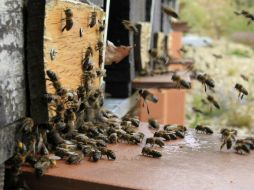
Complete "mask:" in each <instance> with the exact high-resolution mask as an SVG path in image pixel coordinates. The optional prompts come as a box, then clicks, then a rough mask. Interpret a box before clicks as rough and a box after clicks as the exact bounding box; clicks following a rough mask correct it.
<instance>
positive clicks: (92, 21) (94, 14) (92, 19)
mask: <svg viewBox="0 0 254 190" xmlns="http://www.w3.org/2000/svg"><path fill="white" fill-rule="evenodd" d="M96 18H97V12H96V11H93V12H91V16H90V22H89V25H88V26H89V27H90V28H92V27H94V26H95V25H96V22H97V19H96Z"/></svg>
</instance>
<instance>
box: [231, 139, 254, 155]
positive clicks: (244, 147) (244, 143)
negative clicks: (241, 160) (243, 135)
mask: <svg viewBox="0 0 254 190" xmlns="http://www.w3.org/2000/svg"><path fill="white" fill-rule="evenodd" d="M251 146H253V144H252V143H251V144H250V142H249V141H248V140H245V139H239V140H237V141H236V143H235V146H234V149H235V151H236V153H237V154H242V155H243V154H249V153H250V150H251Z"/></svg>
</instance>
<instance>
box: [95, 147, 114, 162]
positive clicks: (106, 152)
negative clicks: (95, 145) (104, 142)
mask: <svg viewBox="0 0 254 190" xmlns="http://www.w3.org/2000/svg"><path fill="white" fill-rule="evenodd" d="M99 150H100V151H101V155H105V156H107V158H108V159H109V160H110V159H112V160H115V159H116V155H115V153H114V152H113V150H110V149H107V148H99Z"/></svg>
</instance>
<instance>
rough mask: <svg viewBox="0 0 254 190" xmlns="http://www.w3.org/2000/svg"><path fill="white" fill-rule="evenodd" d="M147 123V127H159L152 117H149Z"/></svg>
mask: <svg viewBox="0 0 254 190" xmlns="http://www.w3.org/2000/svg"><path fill="white" fill-rule="evenodd" d="M148 124H149V127H151V128H153V129H159V128H160V124H159V123H158V121H157V120H155V119H152V118H151V119H149V120H148Z"/></svg>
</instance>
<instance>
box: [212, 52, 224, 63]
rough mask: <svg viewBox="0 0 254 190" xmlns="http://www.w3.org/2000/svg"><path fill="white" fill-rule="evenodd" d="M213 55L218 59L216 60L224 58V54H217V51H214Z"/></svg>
mask: <svg viewBox="0 0 254 190" xmlns="http://www.w3.org/2000/svg"><path fill="white" fill-rule="evenodd" d="M212 56H213V57H214V58H215V59H216V61H217V60H218V59H222V58H223V56H222V55H220V54H215V53H213V54H212Z"/></svg>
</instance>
